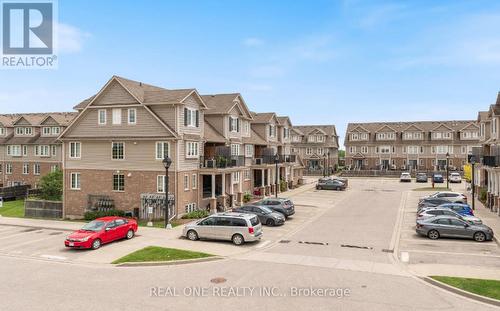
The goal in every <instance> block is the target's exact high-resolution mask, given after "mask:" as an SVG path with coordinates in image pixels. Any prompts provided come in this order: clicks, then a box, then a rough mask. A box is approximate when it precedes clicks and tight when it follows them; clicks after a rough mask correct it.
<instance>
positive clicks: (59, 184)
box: [39, 170, 63, 201]
mask: <svg viewBox="0 0 500 311" xmlns="http://www.w3.org/2000/svg"><path fill="white" fill-rule="evenodd" d="M39 188H40V195H39V197H40V198H41V199H42V200H51V201H61V200H62V194H63V173H62V171H61V170H56V171H54V172H52V173H49V174H47V175H45V176H43V177H42V178H41V179H40V185H39Z"/></svg>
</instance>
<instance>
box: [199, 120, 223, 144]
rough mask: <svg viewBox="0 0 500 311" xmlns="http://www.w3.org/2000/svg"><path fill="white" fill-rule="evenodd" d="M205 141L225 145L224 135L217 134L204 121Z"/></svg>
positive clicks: (213, 128)
mask: <svg viewBox="0 0 500 311" xmlns="http://www.w3.org/2000/svg"><path fill="white" fill-rule="evenodd" d="M204 124H205V128H204V130H205V141H207V142H213V143H225V142H226V138H224V135H222V134H221V133H219V131H217V129H216V128H215V127H213V126H212V124H210V123H209V122H207V121H205V122H204Z"/></svg>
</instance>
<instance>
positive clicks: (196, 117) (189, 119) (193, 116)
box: [184, 107, 200, 127]
mask: <svg viewBox="0 0 500 311" xmlns="http://www.w3.org/2000/svg"><path fill="white" fill-rule="evenodd" d="M184 126H187V127H200V111H199V110H197V109H193V108H187V107H186V108H184Z"/></svg>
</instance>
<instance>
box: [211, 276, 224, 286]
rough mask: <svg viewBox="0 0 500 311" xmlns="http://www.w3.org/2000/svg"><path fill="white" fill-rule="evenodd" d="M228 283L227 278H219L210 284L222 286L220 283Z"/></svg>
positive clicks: (212, 280)
mask: <svg viewBox="0 0 500 311" xmlns="http://www.w3.org/2000/svg"><path fill="white" fill-rule="evenodd" d="M226 281H227V280H226V279H225V278H221V277H218V278H213V279H211V280H210V283H214V284H220V283H225V282H226Z"/></svg>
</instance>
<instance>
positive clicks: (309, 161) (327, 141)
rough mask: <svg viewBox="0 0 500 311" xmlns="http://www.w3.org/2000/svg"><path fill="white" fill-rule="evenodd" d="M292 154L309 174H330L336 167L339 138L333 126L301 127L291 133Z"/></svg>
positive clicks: (294, 128) (295, 128)
mask: <svg viewBox="0 0 500 311" xmlns="http://www.w3.org/2000/svg"><path fill="white" fill-rule="evenodd" d="M291 142H292V154H295V155H298V156H300V158H301V159H302V160H303V161H304V165H305V170H306V172H307V173H309V174H320V175H321V174H324V173H325V172H328V171H330V172H332V171H334V170H336V168H337V166H338V151H339V137H338V135H337V130H336V128H335V125H301V126H294V127H293V128H292V131H291Z"/></svg>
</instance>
